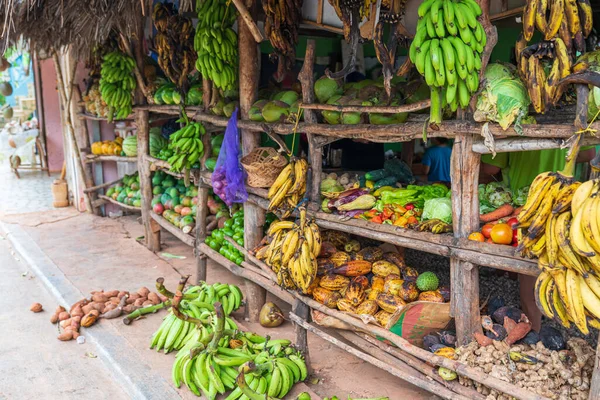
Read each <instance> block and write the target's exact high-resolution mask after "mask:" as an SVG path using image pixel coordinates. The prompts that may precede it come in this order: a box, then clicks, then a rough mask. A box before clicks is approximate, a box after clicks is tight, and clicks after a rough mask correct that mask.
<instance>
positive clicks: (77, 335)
mask: <svg viewBox="0 0 600 400" xmlns="http://www.w3.org/2000/svg"><path fill="white" fill-rule="evenodd" d="M71 332H73V339H77V338H78V337H79V332H77V331H71Z"/></svg>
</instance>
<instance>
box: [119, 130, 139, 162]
mask: <svg viewBox="0 0 600 400" xmlns="http://www.w3.org/2000/svg"><path fill="white" fill-rule="evenodd" d="M121 147H122V148H123V152H124V153H125V155H126V156H128V157H136V156H137V136H136V135H134V136H127V137H126V138H125V140H123V144H122V145H121Z"/></svg>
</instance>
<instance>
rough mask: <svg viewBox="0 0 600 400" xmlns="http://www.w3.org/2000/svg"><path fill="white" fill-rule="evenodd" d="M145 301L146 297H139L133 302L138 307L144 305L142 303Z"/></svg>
mask: <svg viewBox="0 0 600 400" xmlns="http://www.w3.org/2000/svg"><path fill="white" fill-rule="evenodd" d="M144 301H145V300H144V299H137V300H136V301H135V302H134V303H133V305H134V306H136V307H142V305H143V304H144Z"/></svg>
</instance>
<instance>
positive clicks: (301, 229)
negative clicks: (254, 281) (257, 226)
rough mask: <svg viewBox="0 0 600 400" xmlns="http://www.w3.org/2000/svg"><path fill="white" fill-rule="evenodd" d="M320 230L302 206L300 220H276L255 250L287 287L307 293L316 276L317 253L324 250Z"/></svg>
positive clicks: (279, 282) (257, 256) (279, 280)
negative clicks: (307, 216)
mask: <svg viewBox="0 0 600 400" xmlns="http://www.w3.org/2000/svg"><path fill="white" fill-rule="evenodd" d="M321 243H322V239H321V231H320V229H319V227H318V226H317V224H316V223H315V222H314V221H313V220H308V219H307V218H306V209H305V208H303V207H302V208H300V218H299V219H298V221H286V220H281V221H276V222H273V223H272V224H271V226H270V227H269V230H268V232H267V236H266V237H265V243H263V245H261V247H259V248H258V250H257V251H256V258H258V259H259V260H262V261H264V262H265V263H266V264H267V265H268V266H269V267H271V268H272V269H273V272H275V273H276V274H277V281H278V284H279V285H280V286H282V287H284V288H286V289H296V288H297V289H299V290H300V291H302V293H308V292H309V288H310V286H311V285H312V284H313V282H314V281H315V278H316V277H317V257H318V255H319V253H320V252H321Z"/></svg>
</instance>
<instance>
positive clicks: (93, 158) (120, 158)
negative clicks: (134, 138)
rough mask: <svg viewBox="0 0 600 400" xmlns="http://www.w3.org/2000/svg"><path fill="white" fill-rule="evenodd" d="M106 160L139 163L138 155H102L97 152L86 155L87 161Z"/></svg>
mask: <svg viewBox="0 0 600 400" xmlns="http://www.w3.org/2000/svg"><path fill="white" fill-rule="evenodd" d="M104 161H115V162H126V163H137V157H123V156H100V155H95V154H88V155H86V156H85V162H86V163H95V162H104Z"/></svg>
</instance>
